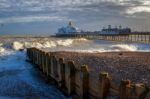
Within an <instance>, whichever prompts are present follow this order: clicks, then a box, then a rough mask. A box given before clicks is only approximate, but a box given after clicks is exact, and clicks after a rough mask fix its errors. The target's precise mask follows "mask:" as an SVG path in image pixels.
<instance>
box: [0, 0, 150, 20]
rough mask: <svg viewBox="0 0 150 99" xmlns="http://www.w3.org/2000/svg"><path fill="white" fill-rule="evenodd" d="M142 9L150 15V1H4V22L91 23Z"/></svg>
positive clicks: (0, 7) (0, 1)
mask: <svg viewBox="0 0 150 99" xmlns="http://www.w3.org/2000/svg"><path fill="white" fill-rule="evenodd" d="M142 12H145V13H148V14H150V1H149V0H0V20H1V22H9V21H10V22H33V21H36V20H37V21H40V20H41V21H45V20H48V21H51V19H56V20H59V18H60V19H64V18H66V19H67V18H68V19H74V20H79V21H82V20H85V21H89V22H90V21H93V20H99V19H103V18H106V19H107V18H114V17H116V18H117V17H122V18H124V17H125V16H127V17H130V16H131V17H132V18H133V16H135V17H134V18H136V17H137V16H136V14H137V13H142ZM41 14H43V15H42V16H41V18H40V16H39V15H41ZM141 15H142V14H141ZM6 16H7V18H6ZM22 16H24V17H22ZM26 16H27V17H26ZM30 16H31V17H30ZM55 16H56V17H58V18H56V17H55ZM16 17H17V18H16ZM54 17H55V18H54ZM17 19H18V20H17ZM19 19H20V20H19ZM21 19H25V20H26V21H22V20H21ZM31 20H33V21H31ZM63 21H66V20H63Z"/></svg>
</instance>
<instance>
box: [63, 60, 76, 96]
mask: <svg viewBox="0 0 150 99" xmlns="http://www.w3.org/2000/svg"><path fill="white" fill-rule="evenodd" d="M65 86H66V89H65V93H66V95H67V96H70V95H71V94H73V93H74V91H75V65H74V62H73V61H68V62H67V65H66V67H65Z"/></svg>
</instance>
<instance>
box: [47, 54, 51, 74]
mask: <svg viewBox="0 0 150 99" xmlns="http://www.w3.org/2000/svg"><path fill="white" fill-rule="evenodd" d="M47 75H48V76H50V75H51V53H48V56H47Z"/></svg>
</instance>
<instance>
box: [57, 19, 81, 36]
mask: <svg viewBox="0 0 150 99" xmlns="http://www.w3.org/2000/svg"><path fill="white" fill-rule="evenodd" d="M80 32H81V31H80V30H79V29H78V28H76V27H74V26H73V25H72V22H71V21H70V22H69V24H68V26H67V27H62V28H60V29H58V33H57V34H76V33H80Z"/></svg>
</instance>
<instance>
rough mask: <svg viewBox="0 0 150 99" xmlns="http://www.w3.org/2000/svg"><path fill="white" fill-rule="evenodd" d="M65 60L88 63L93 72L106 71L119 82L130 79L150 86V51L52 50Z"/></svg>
mask: <svg viewBox="0 0 150 99" xmlns="http://www.w3.org/2000/svg"><path fill="white" fill-rule="evenodd" d="M50 53H52V55H55V56H56V57H58V58H64V60H65V61H68V60H73V61H74V63H75V65H76V66H77V68H79V67H80V66H82V65H87V66H88V68H89V71H90V72H91V73H92V74H95V73H96V74H98V73H99V72H100V71H105V72H108V73H109V74H110V77H111V78H112V79H113V81H115V82H114V83H116V84H119V82H120V81H121V80H122V79H124V80H126V79H130V80H131V81H132V82H133V83H145V84H146V85H147V86H148V87H149V88H150V76H149V72H150V52H103V53H85V52H82V53H80V52H64V51H62V52H50Z"/></svg>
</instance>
